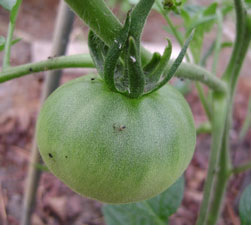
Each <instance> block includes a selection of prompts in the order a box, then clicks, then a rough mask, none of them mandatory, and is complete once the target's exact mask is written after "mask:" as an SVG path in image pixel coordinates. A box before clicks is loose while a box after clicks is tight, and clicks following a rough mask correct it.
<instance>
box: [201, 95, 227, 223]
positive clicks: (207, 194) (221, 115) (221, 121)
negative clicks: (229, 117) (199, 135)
mask: <svg viewBox="0 0 251 225" xmlns="http://www.w3.org/2000/svg"><path fill="white" fill-rule="evenodd" d="M226 114H227V101H226V96H225V95H221V94H217V93H214V96H213V114H212V146H211V153H210V160H209V166H208V172H207V178H206V181H205V185H204V190H203V200H202V203H201V207H200V212H199V217H198V220H197V222H196V225H204V224H206V220H207V215H208V210H209V205H210V201H211V196H212V192H213V188H214V181H215V174H216V171H217V165H218V161H219V157H220V150H221V147H222V140H223V136H224V135H223V134H224V130H225V121H226Z"/></svg>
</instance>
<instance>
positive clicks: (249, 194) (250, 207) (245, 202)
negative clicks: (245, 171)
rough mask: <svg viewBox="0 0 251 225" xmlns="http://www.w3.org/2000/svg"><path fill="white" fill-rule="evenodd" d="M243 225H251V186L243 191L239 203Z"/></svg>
mask: <svg viewBox="0 0 251 225" xmlns="http://www.w3.org/2000/svg"><path fill="white" fill-rule="evenodd" d="M239 214H240V219H241V225H250V224H251V184H249V185H248V186H247V187H246V188H245V190H244V191H243V193H242V195H241V199H240V203H239Z"/></svg>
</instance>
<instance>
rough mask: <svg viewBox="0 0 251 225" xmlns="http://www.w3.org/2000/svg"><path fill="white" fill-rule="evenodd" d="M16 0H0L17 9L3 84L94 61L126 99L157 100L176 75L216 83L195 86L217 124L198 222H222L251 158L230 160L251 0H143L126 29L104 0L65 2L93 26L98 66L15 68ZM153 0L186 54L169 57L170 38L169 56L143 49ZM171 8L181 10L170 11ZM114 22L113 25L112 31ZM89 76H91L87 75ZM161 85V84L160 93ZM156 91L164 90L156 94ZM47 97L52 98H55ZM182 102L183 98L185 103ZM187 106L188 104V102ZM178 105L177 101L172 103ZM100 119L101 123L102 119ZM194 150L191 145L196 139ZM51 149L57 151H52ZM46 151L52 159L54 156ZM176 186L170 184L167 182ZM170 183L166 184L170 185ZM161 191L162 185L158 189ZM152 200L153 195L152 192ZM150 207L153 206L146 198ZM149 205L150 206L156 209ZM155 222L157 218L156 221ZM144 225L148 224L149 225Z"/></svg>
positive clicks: (75, 61)
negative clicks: (209, 36)
mask: <svg viewBox="0 0 251 225" xmlns="http://www.w3.org/2000/svg"><path fill="white" fill-rule="evenodd" d="M12 2H14V3H13V4H12V6H11V7H10V6H9V5H8V4H9V3H8V1H1V2H0V3H1V4H2V5H4V6H5V7H6V8H7V9H9V10H10V11H11V23H10V28H9V33H8V37H7V38H6V40H7V41H6V42H5V44H4V45H5V57H4V63H3V71H2V72H1V73H0V82H5V81H7V80H11V79H14V78H16V77H20V76H23V75H27V74H30V73H34V72H38V71H42V70H45V69H47V70H50V69H58V68H69V67H93V66H94V65H95V66H96V67H97V69H98V72H99V74H100V75H101V77H103V79H104V80H105V82H106V85H107V86H108V87H109V93H111V95H112V96H113V95H114V96H115V95H116V96H120V97H121V98H123V99H124V98H125V99H127V100H128V101H131V102H133V101H136V102H138V101H139V102H140V101H142V99H151V96H154V95H157V94H158V93H162V92H166V90H168V89H169V86H168V85H165V84H166V82H167V81H168V80H169V79H171V77H172V76H173V75H174V76H176V77H180V78H184V79H190V80H195V81H199V82H202V83H203V84H205V85H207V86H208V87H209V88H210V91H209V92H208V94H207V95H206V93H205V92H204V89H203V88H202V87H201V85H200V84H199V83H197V84H196V86H197V90H198V93H199V96H200V99H201V101H202V105H203V107H204V109H205V112H206V114H207V116H208V120H209V121H208V124H207V127H209V128H210V129H208V130H209V132H211V133H212V145H211V155H210V159H209V168H208V175H207V178H206V181H205V185H204V194H203V201H202V204H201V208H200V212H199V216H198V220H197V225H204V224H206V225H213V224H216V223H217V220H218V217H219V214H220V212H221V207H222V203H223V199H224V194H225V191H226V187H227V184H228V180H229V178H230V177H231V176H232V175H234V174H238V173H240V172H244V171H246V170H248V169H250V168H251V165H250V162H248V163H247V164H244V165H240V166H238V167H236V168H233V165H232V162H231V159H230V147H229V132H230V129H231V127H232V110H233V98H234V94H235V89H236V85H237V81H238V77H239V74H240V70H241V67H242V64H243V61H244V59H245V57H246V53H247V51H248V47H249V44H250V39H251V14H250V0H246V1H244V0H233V3H232V4H229V1H222V3H221V4H216V3H212V4H211V5H210V6H209V7H207V8H202V7H195V6H192V5H191V4H188V3H187V4H186V5H180V4H177V1H171V2H170V1H165V2H164V3H165V4H164V5H162V2H161V1H158V0H156V1H153V0H141V1H139V3H138V5H137V6H136V8H137V7H138V9H140V10H139V11H138V13H135V11H136V12H137V10H134V11H133V12H131V14H130V13H129V14H128V17H127V22H126V23H125V25H124V26H123V27H122V25H121V23H120V22H119V20H118V19H117V18H116V17H115V16H114V15H113V14H112V12H111V11H110V10H109V8H108V7H107V6H106V4H105V2H104V1H103V0H95V1H92V0H75V1H73V0H66V2H67V3H68V4H69V6H70V7H71V8H72V9H73V10H74V11H75V13H76V14H77V15H78V16H79V17H80V18H81V19H82V20H84V22H85V23H86V24H87V25H89V27H90V28H91V30H92V32H91V34H90V42H89V44H90V50H91V55H92V57H93V59H94V60H93V61H94V63H93V62H92V60H91V58H90V56H89V55H76V56H69V57H65V56H63V57H56V58H54V59H53V60H46V61H44V62H38V63H33V64H28V65H22V66H18V67H9V63H8V62H9V57H10V46H11V43H12V34H13V29H14V24H15V18H16V15H17V11H18V7H19V5H20V2H21V1H12ZM137 2H138V1H137ZM137 2H136V3H137ZM153 3H156V4H155V6H154V8H155V9H157V10H158V11H159V12H160V13H161V14H162V15H163V16H164V17H165V19H166V21H167V23H168V24H169V29H167V31H169V32H171V33H172V34H173V35H174V36H175V38H176V39H177V41H178V43H179V44H180V45H181V46H184V47H183V49H182V51H181V53H180V55H179V57H178V58H177V59H176V60H175V61H173V60H169V55H170V51H171V44H170V43H169V46H168V47H167V49H166V51H165V53H164V55H163V56H160V55H159V54H157V53H155V54H153V55H151V54H150V53H149V52H148V51H146V50H145V49H144V48H142V47H141V48H140V33H141V30H142V29H143V25H144V22H145V19H146V16H147V14H148V12H149V10H150V9H151V6H152V4H153ZM171 3H172V4H171ZM144 4H145V7H144ZM170 4H171V5H170ZM173 4H174V5H173ZM140 6H141V7H140ZM170 6H175V7H171V8H170ZM156 7H157V8H156ZM136 8H135V9H136ZM232 9H234V11H235V14H236V39H235V42H234V44H233V49H232V54H231V57H230V60H229V63H228V65H227V68H226V70H225V71H224V73H223V74H222V76H221V78H218V77H216V76H215V74H216V69H217V62H218V58H219V52H220V50H221V49H222V48H223V47H225V46H228V47H229V46H230V47H232V44H231V43H230V44H229V43H222V33H221V32H222V26H223V21H224V18H225V15H226V14H227V13H229V12H231V10H232ZM171 11H174V12H175V13H177V14H179V13H180V15H181V16H182V18H184V21H185V22H186V23H185V24H184V28H185V33H182V31H181V30H179V27H176V26H174V25H173V23H172V21H171V20H170V17H169V13H170V12H171ZM13 18H14V19H13ZM215 23H216V25H217V35H216V38H215V40H214V41H213V43H212V45H211V46H210V48H209V49H208V51H206V52H205V53H204V54H202V53H203V52H202V44H203V40H204V36H205V34H206V32H208V31H209V30H210V28H212V27H213V25H214V24H215ZM108 27H109V29H107V28H108ZM193 29H195V31H194V38H193V40H192V41H191V44H190V47H189V50H190V51H191V52H192V54H191V55H190V54H186V49H187V47H188V44H189V41H190V39H191V37H192V36H190V38H188V41H187V42H186V43H185V39H187V37H188V36H189V35H190V33H191V31H192V30H193ZM2 40H3V39H2ZM2 42H3V41H2ZM197 47H198V48H197ZM210 55H213V64H212V72H209V71H207V70H206V69H204V68H202V67H201V65H205V64H206V62H207V59H208V57H209V56H210ZM130 56H132V57H130ZM184 56H185V57H186V59H187V61H188V62H187V63H184V62H181V61H182V59H183V57H184ZM130 60H131V61H130ZM191 62H193V63H191ZM195 63H196V64H198V65H196V64H195ZM152 71H154V73H152ZM114 72H115V75H114ZM155 74H156V76H155ZM82 79H83V80H85V79H88V78H85V79H84V78H82ZM80 80H81V79H80ZM80 80H77V81H75V82H74V81H73V82H72V83H70V84H68V85H67V84H66V85H65V86H63V87H62V88H61V89H59V90H58V91H57V92H55V96H56V95H57V94H56V93H61V90H64V89H67V88H68V87H70V86H71V85H80V83H81V82H80ZM90 82H91V81H88V82H83V83H84V84H85V85H86V86H88V87H89V85H90V86H91V83H90ZM94 82H97V84H99V85H100V89H101V90H102V88H104V87H106V86H104V85H103V84H102V82H103V81H102V82H101V81H98V79H97V80H96V81H94ZM164 85H165V86H164ZM162 86H164V87H162ZM161 87H162V88H161ZM158 88H161V89H159V90H157V89H158ZM101 90H100V91H101ZM107 90H108V89H107ZM84 91H86V90H83V91H82V92H84ZM152 91H157V92H154V93H150V92H152ZM171 92H172V93H176V92H175V91H174V90H173V89H171ZM63 93H64V91H62V96H63ZM102 93H104V92H102ZM81 94H82V93H81ZM96 95H97V93H95V94H93V96H96ZM125 95H126V96H125ZM102 96H103V94H102ZM165 96H166V95H165ZM53 98H54V97H53V95H52V99H53ZM60 98H61V96H60ZM107 98H108V97H107ZM164 98H165V97H164ZM48 101H49V102H50V99H49V100H48ZM161 101H164V100H161ZM161 101H160V102H161ZM165 101H167V100H165ZM181 102H183V100H182V101H181ZM48 104H50V103H48ZM51 104H53V103H51ZM83 104H84V103H83ZM181 104H182V105H183V103H181ZM54 105H56V104H53V107H54ZM78 105H79V104H78ZM160 105H161V104H160ZM45 107H46V105H45ZM162 107H163V106H162ZM172 107H173V106H172ZM172 107H171V106H170V108H172ZM55 108H56V106H55ZM48 111H50V110H48ZM168 112H169V110H168ZM181 112H182V110H181ZM42 114H43V112H42ZM186 116H187V113H186ZM47 119H48V118H47ZM45 120H46V119H45ZM54 121H55V120H53V122H54ZM99 121H102V120H101V119H100V120H99ZM42 124H43V123H42ZM115 128H116V125H115ZM121 129H122V128H121V127H120V124H119V126H118V129H117V130H121ZM38 130H39V128H38ZM179 130H180V129H177V131H179ZM121 133H123V132H121ZM138 133H140V131H138ZM69 134H71V132H69ZM39 136H40V135H39V134H38V137H39ZM51 146H53V144H51V145H49V146H48V148H50V147H51ZM46 147H47V146H46ZM57 147H58V146H57ZM190 147H192V144H191V146H190ZM42 148H43V147H42ZM42 152H43V150H42ZM44 152H45V153H47V154H50V152H46V151H44ZM42 154H43V153H42ZM47 156H49V157H50V155H47ZM45 157H46V156H45ZM62 160H63V159H62ZM188 161H189V160H188ZM188 161H187V162H188ZM182 170H183V169H181V170H180V172H179V173H181V171H182ZM58 171H59V170H58ZM177 178H178V173H177V175H176V176H175V179H177ZM173 181H174V180H173ZM170 184H171V182H170V183H169V184H168V185H170ZM168 185H167V184H166V187H167V186H168ZM163 189H164V187H163ZM160 191H161V190H159V191H157V192H160ZM157 192H156V193H157ZM146 197H150V195H148V196H146ZM141 199H143V198H141ZM149 201H151V200H149ZM152 201H153V202H154V204H158V202H157V200H156V199H154V200H152ZM134 204H137V203H134ZM245 204H246V203H245ZM143 205H144V206H146V205H145V204H144V203H143ZM147 205H148V204H147ZM113 207H114V208H113ZM131 207H132V208H133V207H135V205H130V206H129V205H128V206H127V207H125V208H123V210H125V211H126V212H125V214H126V213H129V211H130V210H131V209H130V208H131ZM140 207H141V206H140ZM147 208H148V209H149V207H147ZM116 209H117V208H116V206H110V210H116ZM151 209H152V208H151ZM127 210H128V211H127ZM104 212H105V210H104ZM147 213H148V214H151V218H152V217H154V218H153V219H154V221H155V223H156V224H166V223H167V220H166V219H164V220H161V219H160V220H159V219H158V218H157V217H158V213H153V212H152V211H151V210H150V211H149V210H148V212H147ZM167 214H168V213H167ZM106 216H107V215H106ZM108 217H109V215H108ZM108 217H107V218H108ZM156 218H157V219H156ZM109 219H110V220H109V222H108V223H109V224H112V223H114V221H111V218H110V217H109ZM143 220H144V219H143ZM107 221H108V219H107ZM149 221H151V220H150V219H149ZM135 224H136V222H135ZM145 224H147V222H146V223H145Z"/></svg>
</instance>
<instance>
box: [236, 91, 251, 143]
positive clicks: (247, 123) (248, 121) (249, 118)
mask: <svg viewBox="0 0 251 225" xmlns="http://www.w3.org/2000/svg"><path fill="white" fill-rule="evenodd" d="M249 127H251V92H250V94H249V102H248V110H247V115H246V118H245V120H244V122H243V124H242V127H241V131H240V135H239V140H240V142H242V141H243V139H244V138H245V136H246V134H247V132H248V129H249Z"/></svg>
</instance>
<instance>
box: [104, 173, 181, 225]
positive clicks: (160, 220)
mask: <svg viewBox="0 0 251 225" xmlns="http://www.w3.org/2000/svg"><path fill="white" fill-rule="evenodd" d="M183 193H184V177H183V176H182V177H181V178H180V179H179V180H177V181H176V183H174V184H173V185H172V186H171V187H170V188H168V189H167V190H166V191H164V192H163V193H161V194H160V195H158V196H156V197H154V198H152V199H149V200H146V201H143V202H138V203H131V204H123V205H104V206H103V209H102V211H103V214H104V217H105V222H106V224H107V225H153V224H159V225H164V224H168V219H169V217H170V216H171V215H172V214H174V213H175V212H176V211H177V209H178V207H179V206H180V204H181V201H182V199H183Z"/></svg>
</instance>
